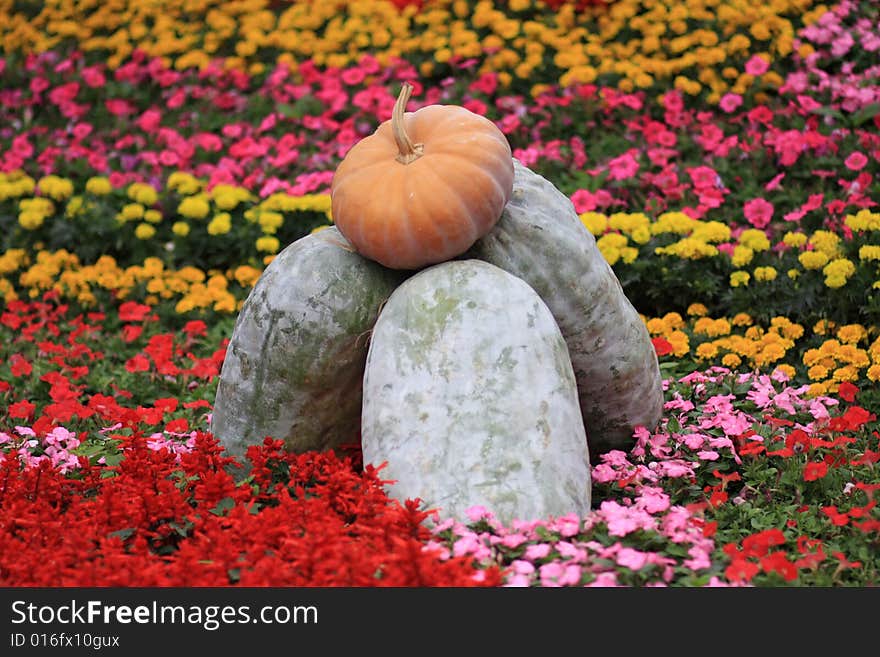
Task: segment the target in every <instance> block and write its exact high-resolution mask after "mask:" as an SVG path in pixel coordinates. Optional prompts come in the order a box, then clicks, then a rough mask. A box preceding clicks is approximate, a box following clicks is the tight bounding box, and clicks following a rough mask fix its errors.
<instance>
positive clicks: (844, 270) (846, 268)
mask: <svg viewBox="0 0 880 657" xmlns="http://www.w3.org/2000/svg"><path fill="white" fill-rule="evenodd" d="M822 273H823V274H824V275H825V285H827V286H828V287H830V288H838V287H843V286H844V285H846V282H847V281H848V280H849V278H850V277H851V276H852V275H853V274H855V273H856V266H855V265H854V264H853V263H852V261H850V260H847V259H846V258H838V259H836V260H832V261H831V262H829V263H828V264H827V265H825V267H824V268H823V269H822Z"/></svg>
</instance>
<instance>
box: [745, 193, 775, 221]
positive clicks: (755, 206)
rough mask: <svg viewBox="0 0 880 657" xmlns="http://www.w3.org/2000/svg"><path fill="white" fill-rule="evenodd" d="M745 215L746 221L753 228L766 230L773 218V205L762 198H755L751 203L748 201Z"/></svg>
mask: <svg viewBox="0 0 880 657" xmlns="http://www.w3.org/2000/svg"><path fill="white" fill-rule="evenodd" d="M743 214H745V216H746V219H747V220H748V222H749V223H750V224H752V226H754V227H755V228H764V227H766V226H767V224H769V223H770V219H772V218H773V204H772V203H769V202H768V201H765V200H764V199H762V198H753V199H752V200H750V201H746V204H745V207H744V208H743Z"/></svg>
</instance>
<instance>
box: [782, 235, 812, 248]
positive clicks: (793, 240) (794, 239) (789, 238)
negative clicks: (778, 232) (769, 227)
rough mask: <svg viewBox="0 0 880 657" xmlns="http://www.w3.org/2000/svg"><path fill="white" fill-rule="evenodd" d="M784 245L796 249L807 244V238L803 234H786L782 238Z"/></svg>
mask: <svg viewBox="0 0 880 657" xmlns="http://www.w3.org/2000/svg"><path fill="white" fill-rule="evenodd" d="M782 241H783V243H784V244H786V245H788V246H791V247H794V248H798V247H801V246H803V245H804V244H806V243H807V236H806V235H805V234H804V233H796V232H788V233H786V234H785V235H783V237H782Z"/></svg>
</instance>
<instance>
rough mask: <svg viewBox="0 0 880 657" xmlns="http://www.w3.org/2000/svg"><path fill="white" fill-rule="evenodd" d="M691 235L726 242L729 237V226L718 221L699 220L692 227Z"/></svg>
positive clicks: (695, 237) (711, 241) (705, 240)
mask: <svg viewBox="0 0 880 657" xmlns="http://www.w3.org/2000/svg"><path fill="white" fill-rule="evenodd" d="M691 237H693V238H694V239H698V240H702V241H704V242H710V243H716V244H717V243H720V242H726V241H727V240H729V239H730V226H727V225H726V224H723V223H721V222H720V221H701V222H699V223H698V224H697V225H696V227H695V228H694V231H693V232H692V233H691Z"/></svg>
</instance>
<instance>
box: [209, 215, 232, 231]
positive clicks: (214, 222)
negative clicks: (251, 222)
mask: <svg viewBox="0 0 880 657" xmlns="http://www.w3.org/2000/svg"><path fill="white" fill-rule="evenodd" d="M230 230H232V217H230V216H229V213H228V212H221V213H219V214H216V215H214V218H213V219H211V221H210V223H209V224H208V234H209V235H225V234H226V233H228V232H229V231H230Z"/></svg>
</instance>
